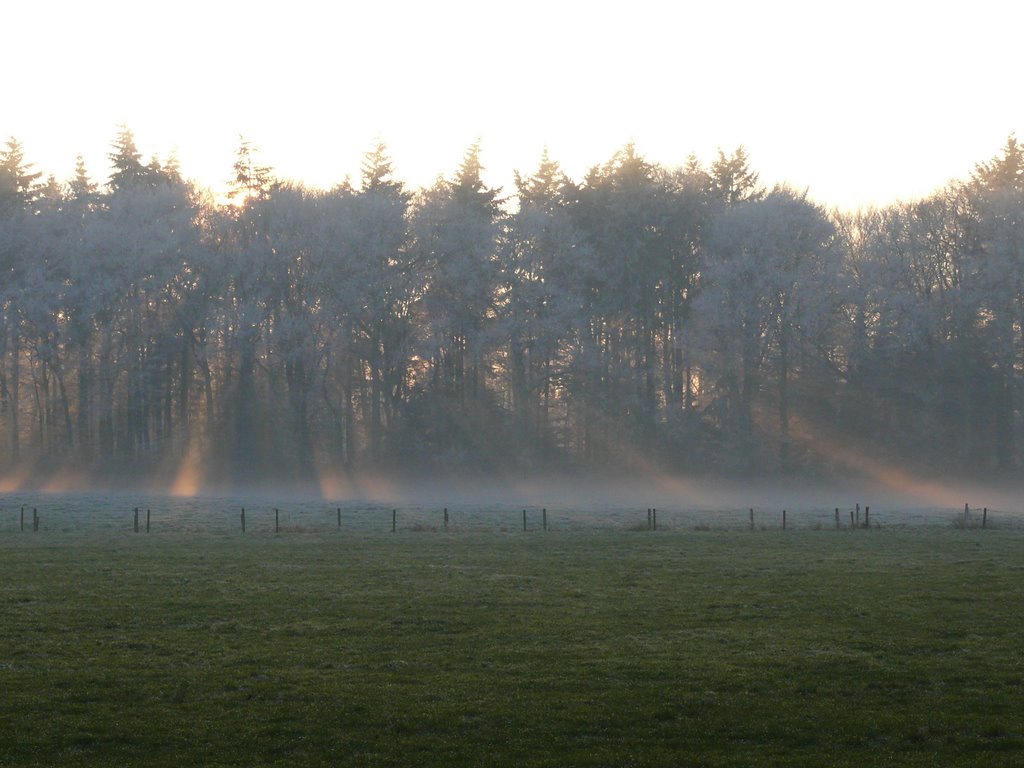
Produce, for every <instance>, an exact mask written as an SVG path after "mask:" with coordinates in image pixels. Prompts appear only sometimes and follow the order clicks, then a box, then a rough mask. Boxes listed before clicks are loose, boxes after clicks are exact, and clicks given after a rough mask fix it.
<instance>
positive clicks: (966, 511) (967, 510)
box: [964, 502, 971, 526]
mask: <svg viewBox="0 0 1024 768" xmlns="http://www.w3.org/2000/svg"><path fill="white" fill-rule="evenodd" d="M970 515H971V508H970V507H969V506H968V505H967V503H966V502H965V503H964V525H965V526H966V525H967V521H968V519H970Z"/></svg>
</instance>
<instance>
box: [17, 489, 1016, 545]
mask: <svg viewBox="0 0 1024 768" xmlns="http://www.w3.org/2000/svg"><path fill="white" fill-rule="evenodd" d="M924 526H931V527H935V526H945V527H955V528H960V529H1003V530H1005V529H1024V514H1022V513H1021V512H1020V511H1008V510H1000V509H989V508H986V507H970V506H966V505H965V507H964V508H957V509H953V508H941V507H930V508H890V507H886V506H874V505H867V504H865V505H861V504H859V503H855V504H853V505H849V504H847V505H843V506H838V507H837V506H831V507H829V506H825V505H822V506H794V507H792V508H780V507H770V508H769V507H758V506H751V507H747V508H724V509H713V508H697V507H686V506H684V505H678V506H674V507H661V508H659V507H646V508H644V507H635V508H633V507H612V506H609V507H599V506H591V507H586V508H583V507H577V506H565V505H563V506H551V507H542V506H536V505H528V506H527V505H521V506H515V505H501V504H473V503H466V502H463V503H458V504H452V505H450V506H441V505H435V504H408V503H405V504H400V505H399V504H386V503H380V502H370V501H361V502H358V501H344V502H331V501H324V500H322V499H316V500H295V499H288V500H283V499H282V500H267V499H258V500H256V499H246V498H235V497H202V498H176V497H169V496H158V495H131V494H127V493H117V494H95V493H68V494H34V493H23V494H13V495H6V496H0V534H11V533H47V532H50V533H54V532H58V533H66V534H71V533H83V534H84V533H109V534H114V533H175V534H195V535H199V534H203V535H221V536H226V535H242V534H246V535H259V534H267V533H271V534H274V533H276V534H289V533H296V534H300V533H318V534H328V533H335V534H350V535H371V534H377V533H407V532H413V533H434V532H437V533H442V532H447V533H508V534H513V533H523V532H527V533H529V532H537V531H541V532H543V531H548V532H552V533H557V532H573V531H609V532H615V531H621V532H630V531H662V532H664V531H712V530H754V531H758V530H782V529H785V530H837V529H839V530H850V529H865V528H870V529H879V528H901V527H924Z"/></svg>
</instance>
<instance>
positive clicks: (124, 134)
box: [107, 125, 149, 192]
mask: <svg viewBox="0 0 1024 768" xmlns="http://www.w3.org/2000/svg"><path fill="white" fill-rule="evenodd" d="M110 149H111V151H110V152H109V153H107V158H108V159H109V160H110V164H111V165H112V166H113V168H114V172H113V173H111V174H110V179H109V181H108V182H107V184H108V186H109V187H110V189H111V190H112V191H115V192H116V191H117V190H120V189H125V188H127V187H131V186H133V185H135V184H139V183H142V182H144V181H145V180H146V178H147V177H148V175H149V169H148V168H147V167H146V166H145V165H144V164H143V163H142V155H141V154H140V153H139V150H138V147H136V145H135V135H134V134H133V133H132V131H131V129H130V128H128V126H127V125H122V126H121V128H120V129H119V130H118V133H117V138H115V139H114V143H113V144H111V147H110Z"/></svg>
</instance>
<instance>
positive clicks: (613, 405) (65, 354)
mask: <svg viewBox="0 0 1024 768" xmlns="http://www.w3.org/2000/svg"><path fill="white" fill-rule="evenodd" d="M110 157H111V161H112V164H113V172H112V173H111V175H110V176H109V177H108V178H107V179H106V180H105V182H103V183H99V182H97V181H94V180H93V178H92V177H91V176H90V174H89V170H88V169H87V168H85V166H84V164H82V163H80V164H79V167H78V168H77V169H76V174H75V176H74V178H73V179H72V180H70V181H68V182H67V183H63V184H62V183H60V182H58V181H57V180H56V179H53V178H51V179H49V180H48V181H44V180H43V179H42V178H41V174H39V173H38V172H36V171H34V170H33V166H32V164H31V161H30V160H28V159H27V158H25V157H24V154H23V152H22V148H21V145H20V144H19V143H18V141H16V140H15V139H11V140H10V141H8V142H7V144H6V147H5V149H4V150H3V151H2V152H0V182H2V183H0V267H2V274H3V276H4V277H3V282H2V284H0V310H2V311H0V492H4V493H13V492H16V491H23V490H40V491H47V492H60V491H73V490H79V491H80V490H88V489H91V490H104V489H133V490H140V491H141V490H145V491H148V492H154V493H164V494H169V495H171V496H174V497H193V496H199V495H203V494H240V493H252V494H269V495H274V494H278V495H282V494H283V495H292V496H295V497H297V498H299V497H301V498H311V499H322V500H338V499H344V500H359V499H365V500H370V501H381V502H385V501H386V502H388V503H424V504H426V503H434V502H436V503H438V504H444V503H445V502H448V503H456V500H460V499H461V500H464V501H465V502H466V503H471V502H479V503H494V504H506V503H507V504H510V505H513V506H519V505H524V504H525V505H531V504H532V505H545V504H547V505H556V504H561V505H565V506H570V505H579V506H590V507H596V506H600V505H613V506H618V507H632V506H639V507H641V508H643V507H647V506H652V505H653V506H679V507H686V508H701V507H706V508H715V507H721V508H731V507H736V508H741V509H742V508H747V507H751V506H755V507H757V506H764V507H772V506H775V507H778V506H783V505H788V506H793V505H796V504H804V505H819V504H820V505H823V506H824V507H825V508H830V507H834V506H837V505H838V506H842V505H844V504H850V503H854V502H864V503H868V500H867V498H865V497H866V496H868V495H873V496H877V497H878V498H879V499H883V500H884V501H880V502H878V503H886V504H902V505H929V506H949V507H951V508H956V507H958V506H960V505H962V504H963V503H965V502H968V501H971V500H972V498H975V497H979V498H980V497H981V496H983V495H984V494H987V493H993V492H996V493H1003V491H1000V490H999V489H1000V488H1008V489H1011V490H1010V491H1007V492H1006V493H1008V494H1012V489H1013V487H1014V484H1015V483H1016V482H1017V481H1018V480H1019V467H1020V465H1021V459H1022V450H1021V442H1022V441H1021V438H1022V436H1024V435H1022V419H1021V416H1020V413H1021V407H1020V403H1021V396H1022V394H1024V392H1022V387H1021V383H1022V382H1021V376H1020V371H1021V370H1022V362H1024V334H1022V333H1021V332H1020V329H1021V327H1022V326H1024V293H1022V292H1021V291H1020V290H1018V288H1017V286H1020V285H1022V284H1024V272H1022V269H1024V259H1021V258H1020V253H1021V248H1022V247H1024V229H1022V228H1021V222H1022V221H1024V215H1022V214H1024V181H1022V180H1024V152H1022V150H1021V148H1020V146H1019V145H1018V144H1017V141H1016V139H1015V138H1014V137H1012V136H1011V137H1010V138H1009V139H1008V140H1007V142H1006V145H1005V146H1004V147H1003V148H1002V150H1001V152H1000V153H999V154H997V155H996V156H995V157H993V158H992V159H991V160H989V161H987V162H982V163H979V165H978V166H977V168H976V170H975V172H974V173H973V174H972V175H971V177H970V178H968V179H964V180H962V181H957V182H952V183H951V184H950V185H949V186H948V187H946V188H943V189H941V190H938V191H936V192H935V193H934V194H933V195H931V196H929V197H928V198H925V199H922V200H916V201H910V202H907V203H899V204H894V205H892V206H888V207H886V208H884V209H878V210H869V211H861V212H856V213H851V212H839V211H826V210H825V209H824V208H822V207H821V206H820V205H818V204H816V203H815V202H814V201H813V200H812V199H811V198H810V197H809V196H808V195H807V194H806V193H801V192H798V191H796V190H793V189H791V188H789V187H786V186H776V187H774V188H771V189H767V188H765V187H763V186H762V185H761V184H760V183H759V179H758V174H757V172H756V170H755V169H754V168H753V166H752V163H751V160H750V158H749V157H748V156H747V154H746V151H745V150H744V149H743V148H742V147H740V148H737V149H736V150H734V151H732V152H730V153H726V152H724V151H720V152H719V154H718V157H717V158H716V159H715V160H714V161H713V162H711V163H709V164H702V163H700V162H699V161H697V160H696V159H693V158H691V160H690V161H689V162H688V163H687V164H686V165H684V166H682V167H666V166H662V165H658V164H655V163H651V162H649V161H647V160H646V159H645V158H643V157H642V156H640V155H639V154H638V153H637V151H636V149H635V147H632V146H628V145H627V146H626V147H623V148H622V149H620V150H619V151H617V152H615V153H614V154H613V155H612V156H611V157H610V159H609V160H608V161H607V162H606V163H605V164H603V165H601V166H598V167H595V168H594V169H593V170H592V171H591V172H590V173H588V174H587V175H586V177H585V178H584V179H582V180H572V179H570V178H568V177H567V176H566V175H565V174H564V173H563V172H562V170H561V169H560V167H559V165H558V162H557V160H555V159H554V158H551V157H549V156H548V155H547V154H546V153H545V154H544V155H543V156H542V157H541V158H540V159H539V163H538V165H537V167H536V169H534V170H533V171H532V172H529V173H522V174H520V175H518V176H517V181H516V189H515V190H514V194H512V195H509V193H508V192H507V191H505V190H499V189H495V188H489V187H487V186H486V185H485V184H484V183H483V181H482V177H481V170H482V162H481V154H480V147H479V146H473V147H470V148H469V149H468V150H467V152H466V155H465V157H464V159H463V162H462V163H461V165H460V166H459V167H458V168H457V169H456V170H455V171H454V172H453V173H452V174H451V176H450V177H448V178H442V179H439V180H438V181H437V182H436V184H434V185H433V186H431V187H429V188H425V189H418V190H410V189H407V188H406V187H405V185H404V184H403V183H402V182H401V181H400V180H398V178H397V177H396V175H395V173H394V169H393V168H392V166H391V161H390V159H389V155H388V152H387V147H385V146H384V145H383V144H379V145H377V146H374V147H373V148H371V150H370V151H369V152H367V154H366V156H365V162H364V165H363V173H362V176H361V178H360V179H359V180H358V184H353V183H350V182H345V183H342V184H339V185H338V186H337V187H335V188H333V189H331V190H316V189H310V188H307V187H304V186H302V185H298V184H293V183H290V182H287V181H286V180H282V179H279V178H277V177H276V176H275V174H274V171H273V169H271V168H268V167H266V166H264V165H263V164H262V163H261V162H260V158H259V153H258V150H257V148H255V147H253V146H252V145H250V144H249V143H248V142H245V141H242V142H241V144H240V146H239V149H238V152H237V155H236V157H235V162H234V166H233V170H234V173H235V183H234V185H233V196H232V198H231V199H230V200H229V201H227V202H217V201H213V200H210V199H209V198H208V197H206V196H204V195H203V194H202V193H201V192H199V191H198V190H197V189H196V187H195V185H193V184H192V183H191V182H189V181H188V180H187V179H184V178H182V176H181V175H180V172H179V171H178V169H177V167H176V166H175V165H174V164H173V163H169V164H167V163H161V162H160V161H159V160H157V159H151V160H150V161H149V162H144V161H143V159H142V158H141V156H140V154H139V152H138V150H137V148H136V146H135V140H134V136H133V135H132V133H131V131H130V130H129V129H127V128H125V129H123V130H122V131H121V132H120V133H119V134H118V135H117V136H116V137H115V139H114V142H113V144H112V147H111V154H110ZM967 497H971V498H967ZM1000 498H1001V499H1002V500H1004V501H1007V503H1009V502H1010V501H1011V497H1010V496H1007V497H1006V498H1003V497H1000ZM844 500H845V501H844ZM979 503H983V502H979ZM1000 504H1002V502H1000ZM992 506H996V504H995V503H993V504H992ZM1003 506H1005V505H1003Z"/></svg>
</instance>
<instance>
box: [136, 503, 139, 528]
mask: <svg viewBox="0 0 1024 768" xmlns="http://www.w3.org/2000/svg"><path fill="white" fill-rule="evenodd" d="M135 532H136V533H138V532H139V508H138V507H136V508H135Z"/></svg>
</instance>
